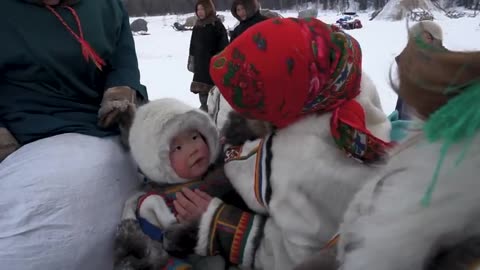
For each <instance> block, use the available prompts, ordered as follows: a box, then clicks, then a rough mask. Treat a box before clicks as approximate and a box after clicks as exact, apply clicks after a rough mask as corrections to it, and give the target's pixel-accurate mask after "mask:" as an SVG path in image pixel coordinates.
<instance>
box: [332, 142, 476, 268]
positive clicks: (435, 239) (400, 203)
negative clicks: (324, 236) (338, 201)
mask: <svg viewBox="0 0 480 270" xmlns="http://www.w3.org/2000/svg"><path fill="white" fill-rule="evenodd" d="M479 143H480V142H479V139H478V137H477V138H476V139H475V140H474V141H473V142H472V144H471V146H472V147H471V148H470V149H469V150H468V151H467V152H466V156H465V157H464V159H463V161H462V162H461V163H460V164H458V165H455V163H456V161H457V159H458V157H459V156H460V155H462V153H463V151H464V145H462V144H457V145H453V146H452V147H451V148H450V150H449V151H448V152H447V155H446V158H445V160H444V162H443V167H442V169H441V170H440V174H439V178H438V182H437V185H436V186H435V189H434V190H433V196H432V199H431V201H430V203H429V205H428V206H424V205H422V203H421V201H422V198H423V196H424V194H425V192H426V191H427V188H428V187H429V185H430V183H431V181H432V177H433V174H434V170H435V166H436V164H437V162H438V159H439V157H440V151H441V147H442V145H441V144H438V143H434V144H429V143H428V142H427V141H426V140H425V139H424V138H423V136H422V135H418V136H417V137H416V138H413V139H411V140H409V141H407V142H406V144H408V145H406V146H403V147H404V148H405V149H403V150H401V151H400V152H399V153H398V154H396V155H394V156H393V157H392V158H391V160H390V162H389V164H388V167H387V168H385V170H384V171H383V172H382V173H381V175H380V176H379V177H377V178H375V179H373V180H371V181H369V182H368V183H367V184H366V185H365V186H364V187H363V188H362V189H361V190H360V191H359V192H358V194H357V195H356V196H355V198H354V199H353V200H352V203H351V205H350V206H349V208H348V210H347V211H346V214H345V221H344V223H343V224H342V225H341V227H340V241H339V246H338V254H339V255H338V259H339V261H340V263H341V268H340V269H342V270H357V269H358V270H360V269H362V270H363V269H369V270H384V269H390V270H400V269H402V270H403V269H427V270H433V269H436V270H437V269H462V270H463V269H474V268H469V267H472V265H473V262H474V261H475V260H472V258H473V257H477V258H478V255H479V254H480V252H479V251H478V250H479V249H480V242H479V241H478V235H479V233H480V218H479V214H480V207H479V204H478V202H479V201H480V193H479V192H478V188H479V185H480V184H479V182H478V164H480V144H479ZM474 237H477V241H476V242H475V241H471V240H472V239H474ZM472 244H473V245H472ZM466 254H469V255H467V256H464V255H466ZM473 254H476V255H473ZM472 255H473V257H472Z"/></svg>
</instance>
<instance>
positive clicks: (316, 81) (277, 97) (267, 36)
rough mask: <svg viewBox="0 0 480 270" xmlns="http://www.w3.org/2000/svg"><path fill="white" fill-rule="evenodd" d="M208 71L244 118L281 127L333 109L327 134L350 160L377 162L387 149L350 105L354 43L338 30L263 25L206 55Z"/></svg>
mask: <svg viewBox="0 0 480 270" xmlns="http://www.w3.org/2000/svg"><path fill="white" fill-rule="evenodd" d="M210 74H211V77H212V79H213V81H214V82H215V84H216V85H217V87H218V88H219V90H220V92H221V93H222V95H223V96H224V98H225V99H226V100H227V102H228V103H229V104H230V105H231V106H232V108H233V109H234V110H235V111H237V112H239V113H241V114H242V115H244V116H245V117H248V118H253V119H258V120H263V121H268V122H270V123H272V124H273V125H275V126H276V127H278V128H283V127H286V126H288V125H289V124H291V123H294V122H295V121H297V120H299V119H300V118H302V117H304V116H305V115H308V114H311V113H324V112H332V113H333V115H332V121H331V132H332V136H333V137H334V139H335V141H336V143H337V144H338V145H339V146H340V147H341V148H342V149H343V150H345V151H346V152H347V153H349V154H350V155H352V156H354V157H355V158H358V159H360V160H363V161H367V160H368V161H372V160H376V159H378V158H379V156H380V155H381V154H382V153H383V152H384V151H383V150H384V149H385V147H386V146H388V145H389V144H388V143H386V142H383V141H382V140H380V139H378V138H376V137H375V136H373V135H372V134H371V133H370V132H369V131H368V130H367V128H366V124H365V112H364V110H363V108H362V106H361V105H360V104H359V103H358V102H356V101H355V100H354V98H355V97H356V96H357V95H358V94H359V93H360V82H361V76H362V53H361V49H360V45H359V44H358V42H357V41H356V40H355V39H354V38H353V37H351V36H349V35H348V34H346V33H345V32H343V31H341V30H340V29H339V28H337V27H336V26H333V25H328V24H325V23H323V22H322V21H319V20H316V19H293V18H287V19H279V18H276V19H270V20H267V21H264V22H261V23H259V24H256V25H255V26H252V27H251V28H250V29H248V30H247V31H246V32H244V33H243V34H242V35H241V36H240V37H238V38H237V39H235V41H234V42H232V43H231V44H230V45H229V46H228V47H227V48H225V50H224V51H222V52H221V53H219V54H218V55H216V56H214V57H213V58H212V60H211V65H210ZM367 146H368V147H367ZM367 150H368V151H367ZM370 150H373V152H372V151H370Z"/></svg>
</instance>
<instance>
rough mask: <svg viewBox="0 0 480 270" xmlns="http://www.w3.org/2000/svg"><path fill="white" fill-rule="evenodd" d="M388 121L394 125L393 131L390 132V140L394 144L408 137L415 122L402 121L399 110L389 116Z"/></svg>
mask: <svg viewBox="0 0 480 270" xmlns="http://www.w3.org/2000/svg"><path fill="white" fill-rule="evenodd" d="M388 119H389V120H390V123H391V125H392V130H391V131H390V140H391V141H394V142H399V141H401V140H403V139H404V138H405V137H406V136H407V135H408V129H409V128H410V127H411V125H412V123H413V121H411V120H401V119H400V114H399V113H398V111H397V110H395V111H393V112H392V113H391V114H390V115H389V116H388Z"/></svg>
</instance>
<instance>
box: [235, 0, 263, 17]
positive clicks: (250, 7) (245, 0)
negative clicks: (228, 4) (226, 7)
mask: <svg viewBox="0 0 480 270" xmlns="http://www.w3.org/2000/svg"><path fill="white" fill-rule="evenodd" d="M238 5H242V6H243V8H245V11H246V12H247V18H250V17H252V16H253V15H254V14H255V13H256V12H257V11H258V10H259V9H260V4H259V3H258V1H257V0H234V1H233V3H232V8H231V12H232V15H233V17H235V18H236V19H237V20H239V21H241V20H242V19H241V18H240V17H238V15H237V6H238Z"/></svg>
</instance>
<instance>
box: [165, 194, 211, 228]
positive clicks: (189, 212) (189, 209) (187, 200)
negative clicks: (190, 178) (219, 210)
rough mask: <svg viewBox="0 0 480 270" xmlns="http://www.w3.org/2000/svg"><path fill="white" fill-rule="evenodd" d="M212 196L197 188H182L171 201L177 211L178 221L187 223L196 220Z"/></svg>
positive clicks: (203, 211) (205, 208) (205, 209)
mask: <svg viewBox="0 0 480 270" xmlns="http://www.w3.org/2000/svg"><path fill="white" fill-rule="evenodd" d="M211 200H212V197H210V195H208V194H207V193H205V192H202V191H200V190H198V189H196V190H195V191H192V190H190V189H188V188H183V189H182V192H178V193H177V199H176V200H175V201H174V202H173V205H174V207H175V210H176V211H177V213H178V215H177V219H178V221H179V222H180V223H189V222H192V221H197V220H199V219H200V217H201V216H202V215H203V213H205V211H207V208H208V205H209V204H210V201H211Z"/></svg>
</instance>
